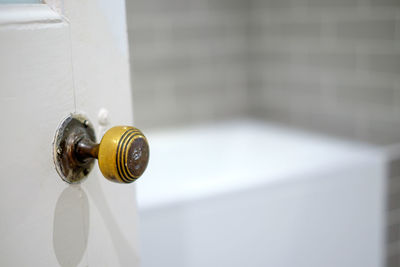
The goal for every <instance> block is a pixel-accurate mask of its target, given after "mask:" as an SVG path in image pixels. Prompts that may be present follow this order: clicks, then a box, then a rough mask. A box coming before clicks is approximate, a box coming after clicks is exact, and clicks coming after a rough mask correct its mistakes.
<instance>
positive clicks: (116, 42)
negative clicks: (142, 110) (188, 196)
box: [0, 0, 138, 266]
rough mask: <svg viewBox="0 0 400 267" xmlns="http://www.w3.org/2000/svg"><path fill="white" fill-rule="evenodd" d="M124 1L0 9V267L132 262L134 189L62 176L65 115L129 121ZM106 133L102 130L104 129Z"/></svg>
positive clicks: (69, 0) (55, 1)
mask: <svg viewBox="0 0 400 267" xmlns="http://www.w3.org/2000/svg"><path fill="white" fill-rule="evenodd" d="M125 24H126V23H125V3H124V1H123V0H117V1H115V0H114V1H107V0H85V1H81V0H65V1H63V0H51V1H50V0H49V1H48V2H47V3H46V4H31V5H4V4H3V5H0V112H1V114H0V122H1V135H0V147H1V153H0V173H1V179H0V208H1V210H0V212H1V216H0V266H138V254H137V229H136V226H137V220H136V219H137V218H136V216H137V214H136V200H135V185H134V184H130V185H126V184H124V185H122V184H114V183H112V182H109V181H107V180H106V179H104V178H103V177H102V175H101V173H100V172H99V170H98V166H97V163H96V166H95V167H94V169H93V171H92V172H91V173H90V175H89V177H88V179H87V180H86V181H84V182H83V183H82V184H80V185H75V186H72V185H69V184H67V183H65V182H64V181H62V180H61V178H60V177H59V176H58V174H57V172H56V170H55V167H54V163H53V157H52V141H53V137H54V133H55V131H56V128H57V126H58V124H59V123H60V122H61V120H62V119H63V118H64V117H66V116H67V115H68V114H69V113H71V112H80V113H84V114H86V115H87V116H88V117H89V118H90V120H91V121H92V123H93V124H94V126H95V130H96V134H97V135H98V137H97V138H98V139H100V137H101V134H102V133H103V131H104V129H102V128H101V127H100V125H99V123H98V112H99V110H100V109H101V108H106V109H107V110H108V111H109V115H110V119H109V125H108V126H107V127H111V126H114V125H124V124H126V125H131V124H132V119H131V117H132V107H131V93H130V80H129V63H128V48H127V33H126V25H125ZM107 127H106V128H107ZM103 128H104V127H103Z"/></svg>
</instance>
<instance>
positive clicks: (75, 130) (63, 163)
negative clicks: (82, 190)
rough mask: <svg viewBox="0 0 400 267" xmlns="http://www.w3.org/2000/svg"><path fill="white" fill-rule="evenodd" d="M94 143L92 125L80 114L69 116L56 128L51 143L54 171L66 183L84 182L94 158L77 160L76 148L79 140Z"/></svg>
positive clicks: (94, 137)
mask: <svg viewBox="0 0 400 267" xmlns="http://www.w3.org/2000/svg"><path fill="white" fill-rule="evenodd" d="M83 139H85V140H90V141H91V142H93V143H95V142H96V135H95V132H94V129H93V126H92V124H91V123H90V121H89V119H87V118H86V117H85V116H84V115H82V114H70V115H69V116H68V117H67V118H65V119H64V120H63V121H62V122H61V124H60V126H59V127H58V129H57V131H56V134H55V137H54V143H53V157H54V163H55V166H56V170H57V172H58V174H59V175H60V176H61V178H62V179H63V180H64V181H65V182H67V183H71V184H73V183H79V182H81V181H82V180H84V179H85V178H86V177H87V175H88V174H89V173H90V171H91V170H92V168H93V165H94V158H79V157H78V155H77V153H76V147H77V144H78V143H79V141H81V140H83Z"/></svg>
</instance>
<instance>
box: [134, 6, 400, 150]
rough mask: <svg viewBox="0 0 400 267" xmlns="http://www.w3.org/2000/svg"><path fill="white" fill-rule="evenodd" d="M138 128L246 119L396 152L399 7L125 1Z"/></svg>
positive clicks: (399, 109)
mask: <svg viewBox="0 0 400 267" xmlns="http://www.w3.org/2000/svg"><path fill="white" fill-rule="evenodd" d="M127 11H128V28H129V38H130V47H131V51H130V52H131V58H132V60H131V66H132V87H133V94H134V103H135V105H134V112H135V114H134V115H135V120H136V124H137V125H138V126H140V127H142V128H159V127H164V126H167V125H179V124H185V123H196V122H200V121H206V120H219V119H224V118H231V117H238V116H239V117H245V116H255V117H258V118H264V119H268V120H273V121H278V122H282V123H287V124H290V125H294V126H297V127H304V128H308V129H313V130H318V131H323V132H328V133H330V134H336V135H340V136H345V137H350V138H356V139H360V140H363V141H369V142H373V143H378V144H390V143H394V142H399V141H400V75H399V74H400V1H399V0H146V1H139V0H130V1H127Z"/></svg>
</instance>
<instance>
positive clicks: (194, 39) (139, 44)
mask: <svg viewBox="0 0 400 267" xmlns="http://www.w3.org/2000/svg"><path fill="white" fill-rule="evenodd" d="M248 5H249V4H248V2H247V1H242V0H217V1H209V0H196V1H193V0H191V1H190V0H189V1H186V0H168V1H165V0H148V1H127V12H128V30H129V37H130V47H131V51H130V53H131V58H132V60H131V69H132V81H133V82H132V87H133V96H134V113H135V114H134V115H135V120H136V124H137V125H138V126H140V127H142V128H143V127H144V128H158V127H163V126H168V125H179V124H183V123H193V122H200V121H208V120H217V119H223V118H229V117H234V116H240V114H243V113H245V110H246V108H247V103H246V96H247V91H246V88H247V66H246V64H243V63H244V62H246V60H247V48H248V47H247V36H246V31H247V25H248V24H247V20H248V15H247V10H248V9H249V8H248Z"/></svg>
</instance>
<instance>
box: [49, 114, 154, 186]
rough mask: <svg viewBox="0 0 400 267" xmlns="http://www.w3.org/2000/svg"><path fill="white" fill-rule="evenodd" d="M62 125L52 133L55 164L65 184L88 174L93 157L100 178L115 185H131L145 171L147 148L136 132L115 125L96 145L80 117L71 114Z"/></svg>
mask: <svg viewBox="0 0 400 267" xmlns="http://www.w3.org/2000/svg"><path fill="white" fill-rule="evenodd" d="M64 122H65V121H64ZM64 124H67V125H68V126H67V127H66V126H65V125H64V126H63V125H62V126H61V127H60V129H59V131H58V132H57V134H56V139H55V149H57V150H56V152H55V154H56V156H55V161H56V166H57V170H58V172H59V174H60V175H61V177H62V178H63V179H64V180H65V181H67V182H69V183H76V182H79V181H81V180H82V179H83V178H84V177H86V176H87V174H88V173H89V172H90V170H91V168H92V165H93V160H94V159H95V158H97V159H98V164H99V167H100V171H101V172H102V174H103V175H104V177H105V178H107V179H108V180H110V181H113V182H117V183H132V182H134V181H135V180H136V179H138V178H139V177H140V176H141V175H142V174H143V173H144V171H145V170H146V167H147V164H148V162H149V153H150V151H149V145H148V142H147V139H146V137H145V136H144V134H143V133H142V132H141V131H140V130H139V129H137V128H134V127H130V126H116V127H113V128H111V129H109V130H108V131H107V132H106V133H105V134H104V136H103V137H102V139H101V141H100V143H96V141H95V138H94V131H93V128H92V126H91V124H90V123H89V121H88V120H87V119H85V118H84V117H83V116H82V115H76V114H73V115H72V118H70V119H68V123H64ZM62 128H63V129H64V131H63V133H62V134H61V133H60V130H62ZM56 146H58V147H57V148H56ZM60 149H61V150H63V151H64V153H63V151H59V150H60ZM60 152H61V153H60ZM60 172H61V173H60Z"/></svg>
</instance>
